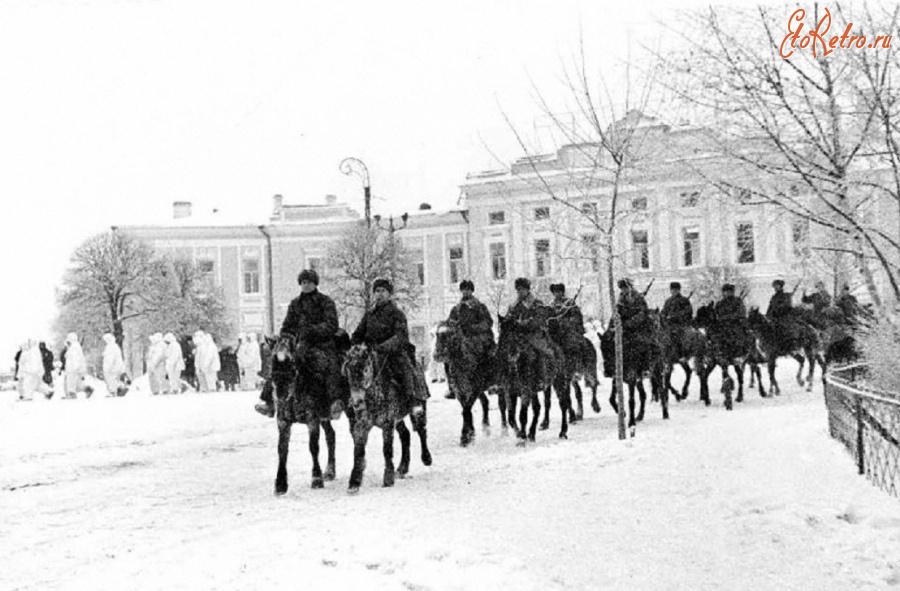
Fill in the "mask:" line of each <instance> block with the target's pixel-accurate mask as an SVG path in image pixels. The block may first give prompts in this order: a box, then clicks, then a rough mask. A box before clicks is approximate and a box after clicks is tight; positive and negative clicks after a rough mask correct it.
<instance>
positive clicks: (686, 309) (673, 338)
mask: <svg viewBox="0 0 900 591" xmlns="http://www.w3.org/2000/svg"><path fill="white" fill-rule="evenodd" d="M669 293H671V294H672V295H670V296H669V298H668V299H667V300H666V302H665V303H664V304H663V308H662V312H660V319H661V320H662V324H663V327H665V329H666V332H667V333H668V334H667V336H668V342H669V343H670V344H671V345H670V346H671V347H672V353H673V355H672V357H673V358H675V359H678V358H681V357H682V356H683V355H684V351H683V348H684V347H683V346H682V340H683V335H684V329H685V328H687V327H688V326H690V324H691V319H692V318H693V317H694V307H693V306H692V305H691V301H690V300H689V299H688V298H686V297H684V296H683V295H681V284H680V283H678V282H677V281H673V282H672V283H670V284H669Z"/></svg>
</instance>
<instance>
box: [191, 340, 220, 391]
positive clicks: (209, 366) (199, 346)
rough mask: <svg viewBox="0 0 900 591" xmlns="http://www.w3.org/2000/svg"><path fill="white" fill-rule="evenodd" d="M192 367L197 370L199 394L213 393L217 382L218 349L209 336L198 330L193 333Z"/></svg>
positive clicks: (218, 367)
mask: <svg viewBox="0 0 900 591" xmlns="http://www.w3.org/2000/svg"><path fill="white" fill-rule="evenodd" d="M194 345H196V349H195V356H194V367H195V368H196V370H197V384H198V390H199V391H200V392H215V391H216V382H217V381H218V379H217V378H218V374H219V369H220V367H221V363H220V361H219V348H218V347H217V346H216V343H215V341H213V338H212V336H211V335H209V334H207V333H205V332H203V331H202V330H198V331H197V332H195V333H194Z"/></svg>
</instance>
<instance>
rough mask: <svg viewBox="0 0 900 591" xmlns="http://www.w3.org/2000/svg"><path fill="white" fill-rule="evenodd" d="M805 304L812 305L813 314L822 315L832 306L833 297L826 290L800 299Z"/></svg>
mask: <svg viewBox="0 0 900 591" xmlns="http://www.w3.org/2000/svg"><path fill="white" fill-rule="evenodd" d="M800 301H801V302H803V303H804V304H812V307H813V312H815V313H816V314H821V313H822V311H823V310H825V308H828V307H829V306H831V296H830V295H829V294H828V292H827V291H825V290H820V291H816V292H815V293H813V294H812V295H808V296H807V295H805V296H803V297H802V298H801V299H800Z"/></svg>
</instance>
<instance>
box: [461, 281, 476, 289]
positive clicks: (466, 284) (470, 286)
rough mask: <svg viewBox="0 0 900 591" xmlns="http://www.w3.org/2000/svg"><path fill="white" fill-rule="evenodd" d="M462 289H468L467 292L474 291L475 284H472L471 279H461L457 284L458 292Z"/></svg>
mask: <svg viewBox="0 0 900 591" xmlns="http://www.w3.org/2000/svg"><path fill="white" fill-rule="evenodd" d="M464 289H468V290H469V291H475V284H474V283H472V280H471V279H463V280H462V281H460V282H459V291H462V290H464Z"/></svg>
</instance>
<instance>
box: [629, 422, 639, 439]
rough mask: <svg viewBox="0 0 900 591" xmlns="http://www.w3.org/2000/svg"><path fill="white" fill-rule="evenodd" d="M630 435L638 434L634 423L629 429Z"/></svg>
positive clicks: (632, 436)
mask: <svg viewBox="0 0 900 591" xmlns="http://www.w3.org/2000/svg"><path fill="white" fill-rule="evenodd" d="M628 435H629V437H631V438H634V436H635V435H637V428H636V427H635V426H634V425H632V426H631V428H629V429H628Z"/></svg>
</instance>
